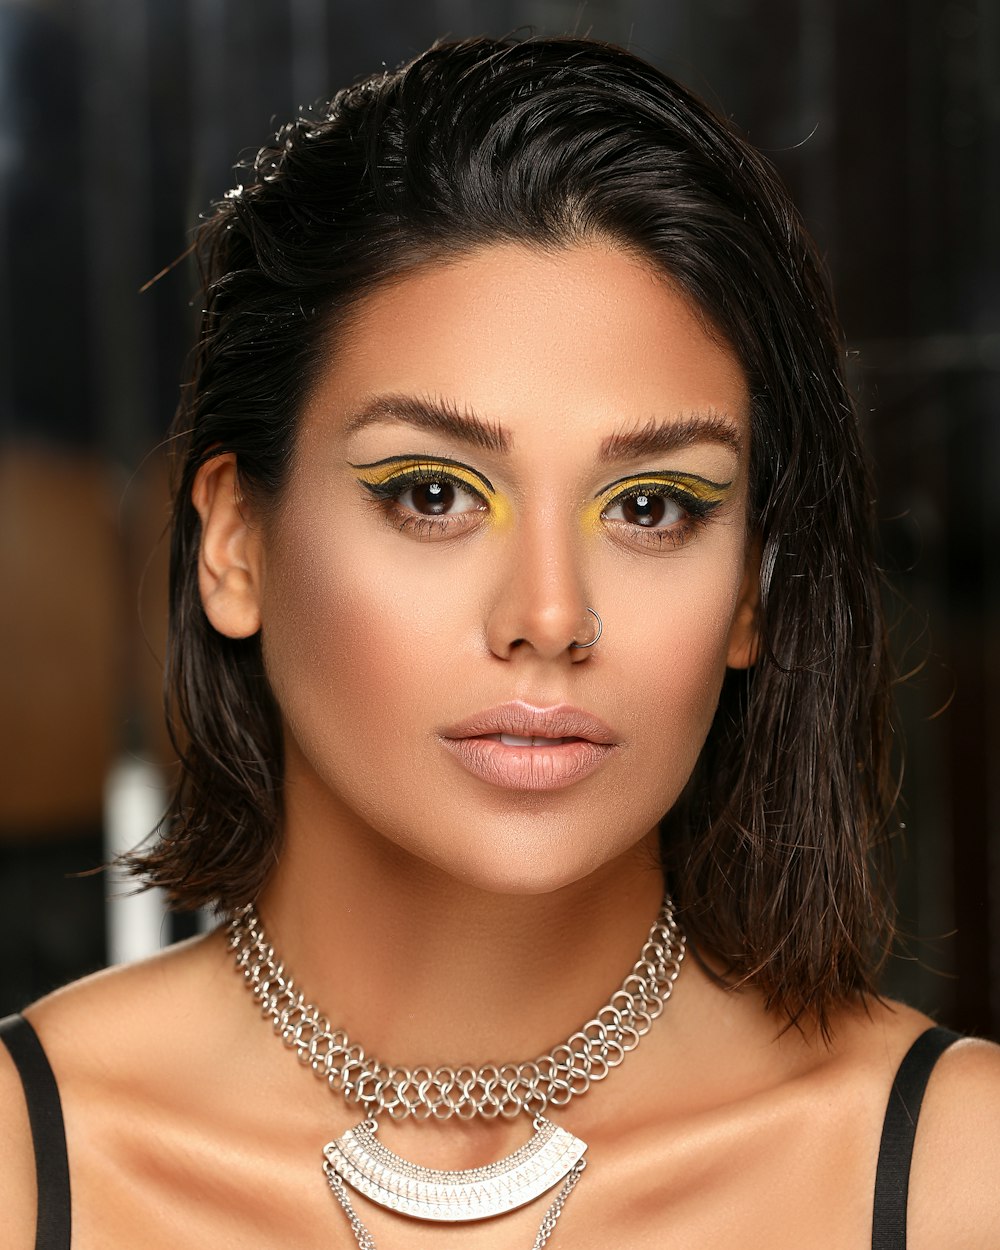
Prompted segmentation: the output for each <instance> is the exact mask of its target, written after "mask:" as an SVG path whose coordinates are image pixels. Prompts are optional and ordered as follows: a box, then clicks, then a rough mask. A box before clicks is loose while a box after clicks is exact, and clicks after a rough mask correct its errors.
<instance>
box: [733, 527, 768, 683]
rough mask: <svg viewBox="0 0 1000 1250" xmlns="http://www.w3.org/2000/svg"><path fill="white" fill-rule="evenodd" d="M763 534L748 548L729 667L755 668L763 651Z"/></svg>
mask: <svg viewBox="0 0 1000 1250" xmlns="http://www.w3.org/2000/svg"><path fill="white" fill-rule="evenodd" d="M760 558H761V542H760V535H759V534H758V535H755V536H754V538H753V540H752V541H751V543H750V544H749V547H748V550H747V562H746V568H745V570H744V573H743V582H742V584H741V586H740V593H739V598H738V599H737V601H736V611H735V612H734V613H733V620H732V624H731V625H730V627H729V650H728V651H727V653H726V665H727V667H728V668H752V667H753V665H754V664H756V663H757V657H758V655H759V654H760Z"/></svg>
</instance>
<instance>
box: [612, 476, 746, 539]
mask: <svg viewBox="0 0 1000 1250" xmlns="http://www.w3.org/2000/svg"><path fill="white" fill-rule="evenodd" d="M616 485H619V486H623V487H624V488H623V489H621V490H619V491H618V493H617V494H616V495H614V496H613V497H612V498H611V500H610V501H609V502H608V503H607V504H605V506H604V507H603V508H601V510H600V518H601V520H602V521H603V522H604V523H605V524H606V525H609V527H610V530H611V532H612V533H613V534H614V536H615V537H616V538H619V539H621V540H623V541H625V542H631V543H639V544H644V545H645V546H647V547H649V546H652V547H660V548H662V547H680V546H683V544H684V543H686V542H687V541H688V540H689V539H690V538H692V537H693V536H694V535H695V533H696V532H697V530H698V529H699V528H700V527H702V526H704V525H706V524H707V523H708V521H709V518H710V516H711V514H712V513H713V512H714V511H715V509H716V508H718V506H719V505H720V504H721V503H722V501H723V499H724V498H725V495H726V492H727V491H728V490H729V488H730V486H731V485H732V483H731V482H710V481H709V480H708V479H707V478H702V477H698V476H697V475H695V474H689V473H679V474H670V475H664V476H663V477H661V478H660V479H659V480H656V479H655V478H653V479H650V480H648V481H642V480H639V481H636V480H635V479H633V480H632V481H628V482H627V484H625V483H616Z"/></svg>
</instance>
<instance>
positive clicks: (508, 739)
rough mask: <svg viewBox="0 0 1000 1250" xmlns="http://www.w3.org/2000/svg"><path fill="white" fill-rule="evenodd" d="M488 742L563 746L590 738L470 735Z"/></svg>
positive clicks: (505, 744) (509, 745)
mask: <svg viewBox="0 0 1000 1250" xmlns="http://www.w3.org/2000/svg"><path fill="white" fill-rule="evenodd" d="M470 736H474V737H479V738H482V739H484V740H485V741H486V742H502V743H503V745H504V746H505V747H561V746H562V745H563V743H565V742H588V741H589V739H588V738H545V737H541V736H532V737H530V738H527V737H519V736H518V735H517V734H476V735H470Z"/></svg>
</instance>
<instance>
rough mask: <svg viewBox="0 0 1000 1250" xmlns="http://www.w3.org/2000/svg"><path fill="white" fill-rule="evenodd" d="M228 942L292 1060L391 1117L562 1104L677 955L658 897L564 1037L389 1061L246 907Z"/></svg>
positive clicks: (640, 1011) (610, 1055) (664, 987)
mask: <svg viewBox="0 0 1000 1250" xmlns="http://www.w3.org/2000/svg"><path fill="white" fill-rule="evenodd" d="M229 945H230V949H231V950H233V951H234V952H235V954H236V966H237V968H238V969H240V970H241V971H242V973H243V977H244V979H245V981H246V984H247V986H248V988H249V989H250V991H251V992H252V994H253V996H254V998H255V999H256V1000H257V1002H258V1003H259V1004H260V1009H261V1014H262V1015H264V1016H267V1017H268V1018H269V1019H270V1020H271V1023H272V1025H273V1027H274V1031H275V1033H277V1034H278V1035H279V1036H280V1037H281V1040H282V1041H283V1042H284V1044H285V1045H286V1046H288V1047H289V1048H290V1049H291V1050H294V1051H295V1053H296V1055H297V1057H298V1059H299V1062H300V1063H302V1064H307V1065H308V1066H309V1067H311V1068H312V1070H313V1072H315V1073H316V1075H317V1076H318V1077H320V1078H321V1079H322V1080H325V1081H326V1082H327V1083H328V1084H329V1086H330V1088H331V1089H332V1090H333V1091H334V1092H335V1093H340V1094H342V1095H343V1096H344V1098H345V1099H346V1100H347V1101H348V1102H349V1103H355V1104H360V1105H361V1106H362V1107H364V1109H365V1113H366V1116H373V1115H376V1114H378V1113H379V1112H386V1113H387V1114H388V1115H389V1116H390V1117H391V1118H392V1119H394V1120H402V1119H405V1118H406V1117H407V1116H413V1117H414V1118H415V1119H418V1120H426V1119H429V1118H430V1117H431V1116H433V1117H435V1118H436V1119H439V1120H447V1119H450V1118H451V1117H452V1116H454V1115H457V1116H459V1118H462V1119H472V1118H473V1117H474V1116H477V1115H481V1116H485V1117H487V1118H490V1117H494V1116H498V1115H500V1116H503V1117H505V1118H507V1119H512V1118H514V1117H515V1116H517V1115H518V1114H520V1113H521V1112H522V1111H528V1112H530V1113H532V1114H535V1115H541V1114H544V1112H545V1111H546V1109H547V1108H548V1107H563V1106H565V1105H566V1103H568V1102H569V1100H570V1099H571V1098H573V1097H575V1096H576V1095H577V1094H584V1093H586V1092H587V1090H588V1089H589V1088H590V1086H591V1085H592V1084H593V1083H594V1082H595V1081H601V1080H603V1079H604V1078H605V1077H606V1076H607V1075H608V1073H609V1072H610V1071H611V1069H612V1068H616V1067H618V1065H619V1064H620V1063H621V1062H622V1060H623V1059H624V1058H625V1056H626V1054H628V1052H629V1051H631V1050H634V1049H635V1048H636V1046H638V1044H639V1039H640V1038H641V1037H643V1036H644V1035H645V1034H646V1033H648V1032H649V1030H650V1028H651V1026H652V1023H653V1021H654V1020H655V1019H656V1018H657V1017H658V1016H659V1015H660V1013H661V1012H662V1011H663V1005H664V1003H666V1001H667V999H668V998H669V997H670V995H671V993H672V992H673V988H674V982H675V981H676V980H677V976H678V974H679V972H680V968H681V962H682V960H683V959H684V952H685V943H684V935H683V934H682V933H681V930H680V928H679V926H678V924H677V922H676V920H675V919H674V908H673V902H672V901H671V899H670V897H669V896H667V897H666V898H665V899H664V900H663V906H662V907H661V909H660V913H659V915H658V916H657V918H656V921H655V923H654V924H653V927H652V928H651V929H650V931H649V937H648V938H647V939H646V942H645V945H644V946H643V948H642V950H641V952H640V953H639V958H638V959H637V960H636V962H635V966H634V967H633V968H632V971H631V972H630V973H629V974H628V976H627V977H626V978H625V980H624V981H623V982H622V984H621V987H620V988H619V989H618V990H616V991H615V993H614V994H612V996H611V999H610V1001H609V1002H608V1003H607V1004H606V1005H605V1006H604V1007H602V1008H601V1009H600V1011H598V1012H597V1014H596V1015H595V1016H594V1017H593V1019H591V1020H588V1021H587V1023H586V1024H584V1025H583V1026H582V1027H581V1028H580V1029H578V1030H577V1032H575V1033H574V1034H573V1035H572V1037H569V1038H568V1039H567V1040H566V1041H565V1042H562V1043H561V1044H560V1045H558V1046H555V1047H553V1049H552V1050H550V1051H549V1052H548V1054H546V1055H542V1056H540V1057H539V1058H538V1059H535V1060H533V1061H531V1062H525V1063H505V1064H501V1065H499V1066H498V1065H496V1064H492V1063H488V1064H484V1065H483V1066H482V1067H479V1068H475V1067H472V1066H471V1065H469V1064H466V1065H463V1066H461V1067H458V1068H448V1067H439V1068H434V1069H431V1068H429V1067H417V1068H403V1067H391V1066H389V1065H388V1064H385V1063H382V1062H380V1061H379V1060H378V1059H376V1058H374V1057H369V1056H368V1055H366V1054H365V1052H364V1050H363V1049H362V1048H361V1047H360V1046H358V1045H356V1044H355V1043H352V1042H351V1040H350V1038H349V1037H348V1036H347V1033H346V1032H345V1031H344V1030H343V1029H339V1028H336V1029H331V1027H330V1021H329V1020H328V1019H327V1018H326V1016H324V1015H321V1014H320V1012H319V1011H318V1010H317V1008H316V1007H314V1006H313V1005H312V1003H308V1002H306V998H305V994H304V993H303V992H302V991H301V990H299V989H298V988H297V986H296V984H295V981H294V980H293V979H292V978H291V977H290V976H287V975H286V973H285V968H284V964H282V963H281V962H280V960H278V958H277V957H276V955H275V953H274V948H273V947H272V946H271V945H270V944H269V942H268V940H267V935H266V934H265V932H264V927H263V925H262V924H261V921H260V917H259V916H258V915H257V913H256V911H255V910H254V907H253V905H252V904H250V905H248V906H247V907H244V908H243V909H242V910H241V911H240V912H239V913H238V914H237V915H236V916H235V917H234V919H233V920H232V921H231V922H230V924H229ZM571 1175H572V1174H571ZM557 1201H558V1200H557ZM553 1205H555V1204H553ZM560 1209H561V1208H560ZM345 1210H346V1208H345ZM557 1214H558V1213H557ZM355 1235H357V1233H355ZM359 1244H361V1243H360V1242H359ZM538 1244H539V1245H543V1244H544V1242H541V1243H538Z"/></svg>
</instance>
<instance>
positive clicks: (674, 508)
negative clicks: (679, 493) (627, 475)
mask: <svg viewBox="0 0 1000 1250" xmlns="http://www.w3.org/2000/svg"><path fill="white" fill-rule="evenodd" d="M616 510H619V511H620V513H621V515H620V516H615V515H614V513H615V511H616ZM605 515H606V516H607V517H608V518H609V519H610V520H613V521H617V520H622V521H627V522H628V523H629V524H630V525H641V526H643V527H644V528H646V529H655V528H658V527H660V526H662V525H663V524H664V522H665V523H666V524H667V525H675V524H676V523H677V522H678V521H682V520H683V519H684V517H685V516H686V513H685V511H684V509H683V508H682V507H681V505H680V504H679V503H678V502H677V501H676V500H675V499H670V498H669V497H668V496H666V495H654V494H652V493H650V494H648V495H647V494H644V493H642V492H640V493H638V494H635V495H629V496H628V497H627V498H625V499H621V500H619V501H618V502H617V503H615V504H612V505H611V507H610V508H609V509H608V510H607V512H606V513H605Z"/></svg>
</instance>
